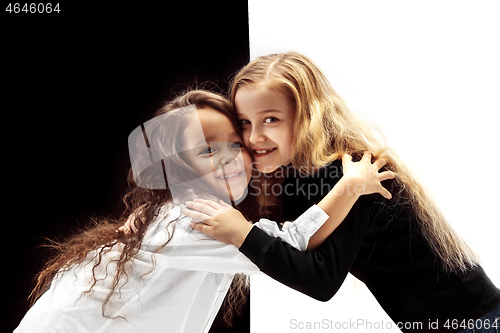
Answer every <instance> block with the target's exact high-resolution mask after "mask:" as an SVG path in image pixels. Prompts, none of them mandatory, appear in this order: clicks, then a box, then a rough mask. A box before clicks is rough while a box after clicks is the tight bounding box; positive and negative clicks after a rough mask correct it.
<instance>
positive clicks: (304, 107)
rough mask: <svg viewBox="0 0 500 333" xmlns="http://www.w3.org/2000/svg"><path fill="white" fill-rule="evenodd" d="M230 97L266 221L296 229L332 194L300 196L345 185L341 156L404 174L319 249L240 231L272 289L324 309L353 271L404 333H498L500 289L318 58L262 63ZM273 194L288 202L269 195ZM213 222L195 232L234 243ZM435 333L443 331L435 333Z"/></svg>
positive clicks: (294, 56)
mask: <svg viewBox="0 0 500 333" xmlns="http://www.w3.org/2000/svg"><path fill="white" fill-rule="evenodd" d="M230 95H231V100H232V102H233V104H234V105H235V109H236V112H237V114H236V115H237V117H238V120H239V123H240V127H241V130H242V137H243V140H244V143H245V146H246V147H247V149H248V150H250V152H252V153H253V157H254V160H255V163H256V166H257V168H258V172H257V174H258V175H257V177H259V178H258V179H260V183H258V185H260V190H261V193H260V194H261V195H260V196H259V197H258V202H259V204H260V207H261V210H262V212H264V211H266V210H267V211H269V210H276V209H281V212H282V215H283V216H284V217H285V218H286V219H288V220H293V218H294V217H296V216H298V214H300V212H301V211H304V210H305V209H307V207H308V206H310V205H311V204H314V203H315V202H318V200H320V199H321V198H322V196H323V195H324V194H325V193H304V191H303V189H304V188H311V187H310V185H312V184H316V185H317V187H318V188H321V187H323V186H324V185H330V186H333V185H334V184H336V183H337V181H338V180H339V179H340V177H341V176H342V173H341V172H339V170H340V162H339V159H340V158H341V157H342V155H343V154H350V155H352V156H354V158H359V157H360V156H361V155H362V154H363V152H365V151H369V152H371V153H372V154H373V156H374V157H376V158H380V157H381V158H384V159H385V160H387V162H388V163H387V166H386V169H387V170H391V171H393V172H394V173H395V174H396V178H395V179H394V180H393V181H388V183H387V184H386V187H387V188H388V190H389V191H390V192H391V193H392V195H393V199H392V200H390V201H384V200H380V198H377V197H374V196H371V197H370V196H368V197H363V198H361V199H360V200H358V202H357V203H356V205H355V206H354V208H353V209H352V210H351V212H350V213H349V215H348V216H347V219H346V220H345V221H344V223H342V225H340V227H339V228H337V229H336V231H335V232H334V233H332V234H331V236H330V237H328V238H327V240H326V241H325V242H324V243H323V244H322V245H321V246H320V247H319V248H318V249H317V250H315V251H311V252H309V251H308V252H298V251H293V250H292V249H291V248H290V247H289V246H288V245H286V244H285V243H283V242H282V241H281V240H279V239H277V238H274V237H272V236H269V235H265V234H264V233H262V232H260V231H259V230H258V229H256V228H253V229H251V230H250V231H249V232H248V231H246V230H242V231H240V232H241V235H240V237H243V236H244V237H245V240H244V242H243V243H242V245H241V246H240V248H239V249H240V252H242V253H243V254H245V255H246V256H247V257H248V258H249V259H251V260H252V261H253V262H254V263H255V264H256V265H257V266H258V267H259V268H260V269H261V270H262V271H263V272H265V273H266V274H268V275H269V276H271V277H272V278H274V279H276V280H278V281H280V282H282V283H284V284H286V285H288V286H290V287H292V288H294V289H296V290H298V291H301V292H303V293H305V294H307V295H309V296H311V297H314V298H316V299H318V300H322V301H327V300H329V299H330V298H331V297H332V296H333V295H334V294H335V293H336V292H337V290H338V288H339V287H340V285H341V284H342V282H343V281H344V279H345V277H346V275H347V273H348V272H351V273H352V274H353V275H354V276H356V277H357V278H359V279H360V280H361V281H363V282H364V283H365V284H366V285H367V287H368V288H369V289H370V290H371V292H372V293H373V295H374V296H375V297H376V298H377V300H378V302H379V303H380V305H381V306H382V307H383V308H384V309H385V311H386V312H387V313H388V315H389V316H390V317H391V318H392V319H393V320H394V322H395V323H397V324H398V327H400V328H401V329H402V330H403V331H410V330H409V329H407V327H406V326H405V323H411V322H420V323H422V326H421V327H419V330H420V331H426V330H429V331H433V332H436V331H440V330H444V331H447V330H449V331H459V330H462V329H469V327H472V328H473V326H470V325H472V324H476V327H479V325H481V324H483V325H482V326H481V327H483V328H484V327H486V326H488V327H489V328H490V329H492V332H494V329H495V328H494V327H495V326H498V325H499V324H498V322H497V321H495V320H496V319H495V318H496V317H500V306H499V303H500V290H499V289H497V288H496V287H495V286H494V285H493V283H492V282H491V281H490V280H489V279H488V277H487V276H486V274H485V272H484V271H483V269H482V268H481V267H480V266H479V265H478V259H477V257H476V255H475V254H474V253H473V251H472V250H471V249H470V248H469V246H468V245H467V244H466V243H465V242H464V241H463V240H462V239H461V238H460V237H459V236H458V235H457V234H456V233H455V231H454V230H453V229H452V228H451V226H450V224H449V223H448V222H447V221H446V219H445V218H444V216H443V214H442V213H441V211H440V210H439V208H438V206H437V205H436V203H435V202H434V201H433V199H432V197H431V195H430V194H429V193H428V191H427V190H426V188H425V187H424V186H423V185H422V183H421V182H420V181H419V180H418V179H417V177H416V176H415V175H414V174H413V173H412V172H411V170H410V169H409V168H408V167H407V166H405V164H404V163H403V162H402V161H401V159H400V158H399V157H398V156H397V155H396V153H395V152H394V151H393V150H392V149H390V148H389V147H387V146H386V145H385V144H384V142H383V141H382V140H380V139H379V138H380V135H379V134H378V133H376V132H375V131H374V130H373V128H372V127H371V126H370V125H369V124H367V123H366V122H364V121H362V120H361V119H360V118H359V117H357V116H356V115H354V114H353V113H352V112H351V111H350V110H349V109H348V108H347V106H346V103H345V102H344V101H343V99H342V98H341V97H340V96H339V95H338V94H337V93H336V92H335V90H334V89H333V87H332V86H331V85H330V83H329V82H328V80H327V79H326V77H325V76H324V75H323V73H322V72H321V71H320V70H319V68H318V67H317V66H316V65H315V64H314V63H313V62H312V61H311V60H310V59H308V58H307V57H305V56H304V55H301V54H298V53H286V54H272V55H268V56H262V57H259V58H257V59H255V60H254V61H252V62H251V63H249V64H248V65H247V66H245V67H244V68H243V69H241V70H240V71H239V72H238V73H237V74H236V76H235V77H234V79H233V82H232V86H231V91H230ZM254 184H256V183H254ZM276 185H279V187H280V188H281V192H277V191H272V189H273V188H274V189H276V188H277V186H276ZM254 186H257V185H254ZM285 189H287V190H288V191H285ZM199 209H200V212H203V207H199ZM206 217H207V220H206V221H204V225H199V226H196V227H197V228H198V229H199V230H201V231H203V232H206V233H207V234H208V235H210V236H211V237H213V238H215V239H220V240H227V239H230V238H236V236H234V235H232V236H230V235H228V234H227V233H225V230H226V229H225V228H224V225H225V224H226V223H228V221H226V220H224V219H222V218H220V216H219V217H214V218H210V217H211V216H210V214H206ZM304 281H310V283H301V282H304ZM483 316H484V317H483ZM430 322H432V323H435V322H438V324H439V327H438V328H437V330H436V327H432V328H431V327H429V325H428V323H430ZM456 323H459V325H456Z"/></svg>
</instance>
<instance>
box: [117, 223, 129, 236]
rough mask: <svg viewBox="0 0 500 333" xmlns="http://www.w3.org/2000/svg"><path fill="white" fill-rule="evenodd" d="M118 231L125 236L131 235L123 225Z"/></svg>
mask: <svg viewBox="0 0 500 333" xmlns="http://www.w3.org/2000/svg"><path fill="white" fill-rule="evenodd" d="M118 231H121V232H123V233H124V234H125V235H128V234H129V233H130V230H129V229H128V228H127V227H125V226H123V225H122V226H121V227H119V228H118Z"/></svg>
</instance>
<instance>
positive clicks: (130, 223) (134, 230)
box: [128, 219, 139, 234]
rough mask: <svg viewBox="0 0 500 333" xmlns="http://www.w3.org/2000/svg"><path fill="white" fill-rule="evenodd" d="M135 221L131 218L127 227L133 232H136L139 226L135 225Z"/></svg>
mask: <svg viewBox="0 0 500 333" xmlns="http://www.w3.org/2000/svg"><path fill="white" fill-rule="evenodd" d="M135 221H137V219H133V220H131V221H130V222H129V224H128V226H129V228H131V229H132V231H133V232H134V234H135V233H137V232H138V231H139V228H137V227H136V226H135Z"/></svg>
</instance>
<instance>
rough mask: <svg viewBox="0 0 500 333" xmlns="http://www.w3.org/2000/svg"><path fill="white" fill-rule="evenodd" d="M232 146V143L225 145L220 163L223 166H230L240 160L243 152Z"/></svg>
mask: <svg viewBox="0 0 500 333" xmlns="http://www.w3.org/2000/svg"><path fill="white" fill-rule="evenodd" d="M231 145H232V143H229V142H228V143H227V144H225V145H224V149H221V158H220V161H219V163H220V164H221V165H228V164H230V163H232V162H235V161H236V160H237V159H238V155H239V153H240V152H241V150H240V149H235V148H232V147H231Z"/></svg>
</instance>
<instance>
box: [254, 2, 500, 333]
mask: <svg viewBox="0 0 500 333" xmlns="http://www.w3.org/2000/svg"><path fill="white" fill-rule="evenodd" d="M499 17H500V2H498V1H352V0H351V1H346V0H343V1H314V0H313V1H311V0H310V1H307V2H306V1H284V0H280V1H269V0H264V1H263V0H250V1H249V25H250V54H251V60H253V59H255V58H256V57H257V56H260V55H264V54H269V53H277V52H287V51H298V52H301V53H303V54H305V55H306V56H308V57H310V58H311V59H312V60H313V61H314V62H316V63H317V64H318V66H319V67H320V69H321V70H322V71H323V72H324V73H325V74H326V75H327V77H328V78H329V80H330V82H331V83H332V84H333V86H334V88H335V89H336V90H337V92H339V93H340V95H342V96H343V97H344V98H345V99H346V100H347V103H348V104H349V106H350V108H351V109H352V110H353V111H355V112H357V113H359V114H362V115H364V116H366V117H367V118H369V119H370V120H372V121H373V122H375V123H377V124H378V125H380V126H381V128H382V130H383V131H384V133H385V134H386V136H387V138H388V140H389V143H390V145H391V146H392V147H394V148H395V149H396V150H397V152H398V153H399V154H400V155H401V157H402V158H403V159H404V160H405V161H406V162H407V163H408V164H409V165H411V166H412V167H413V168H414V169H415V170H416V171H417V173H418V174H419V175H420V176H421V177H422V179H423V180H424V182H425V184H426V185H427V186H428V187H429V188H430V189H431V192H432V194H433V195H434V197H435V198H436V200H437V201H438V203H439V205H440V207H441V208H442V210H443V211H444V212H445V214H446V216H447V217H448V219H449V220H450V222H451V224H452V225H453V226H454V228H455V229H456V230H457V231H458V232H459V233H460V234H461V235H462V236H464V237H465V238H466V239H467V240H468V241H469V242H470V243H471V244H472V245H473V247H474V248H475V249H476V250H477V251H478V253H479V254H480V256H481V258H482V265H483V267H484V269H485V270H486V272H487V274H488V275H489V277H490V278H491V279H492V280H493V282H494V283H495V284H496V285H497V286H500V265H498V262H499V260H498V257H499V256H498V254H499V249H500V246H499V244H498V241H499V235H500V214H499V212H498V206H499V205H500V200H499V199H500V195H499V194H498V190H499V188H500V145H499V143H500V140H499V130H500V128H499V123H500V121H499V119H500V117H499V116H500V98H499V95H500V20H499V19H498V18H499ZM251 290H252V297H251V302H252V303H251V320H252V322H251V325H252V326H251V327H252V332H297V331H308V332H314V331H329V330H330V326H329V325H330V320H331V321H333V325H335V323H337V325H344V327H347V326H346V325H347V324H350V322H349V320H351V322H352V321H355V322H357V321H358V320H365V321H371V322H372V325H373V329H369V327H368V328H367V327H366V326H363V325H360V326H358V327H357V329H352V328H353V327H355V326H350V327H351V330H350V329H340V330H338V331H345V332H347V331H357V332H369V331H374V332H375V331H379V332H380V331H386V329H382V328H380V325H381V321H382V320H383V321H384V324H383V325H384V326H383V327H384V328H387V322H388V321H389V322H390V318H389V317H388V316H387V315H386V314H385V312H384V311H383V310H382V309H381V308H380V306H379V305H378V303H377V302H376V300H375V299H374V298H373V296H371V294H370V293H369V291H368V290H367V289H366V287H365V286H364V285H362V284H360V283H359V282H358V283H355V282H354V281H353V280H351V278H350V277H349V278H348V279H347V280H346V282H345V283H344V285H343V287H342V289H341V291H340V292H339V293H338V294H337V295H336V296H335V297H334V298H333V299H332V300H331V301H329V302H327V303H322V302H318V301H315V300H313V299H311V298H309V297H307V296H304V295H302V294H299V293H298V292H295V291H293V290H291V289H288V288H287V287H284V286H282V285H280V284H279V283H277V282H275V281H272V280H271V279H269V278H268V277H266V276H264V275H258V276H253V277H252V288H251ZM324 319H326V320H327V322H328V325H326V326H322V327H320V328H318V329H317V330H313V329H306V327H305V326H304V328H303V329H300V326H299V325H300V324H299V322H301V323H302V325H306V322H315V321H316V322H318V321H319V322H321V323H323V320H324ZM360 323H361V322H360ZM424 324H426V323H424ZM377 325H378V326H377ZM377 327H378V328H379V329H376V328H377Z"/></svg>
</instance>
